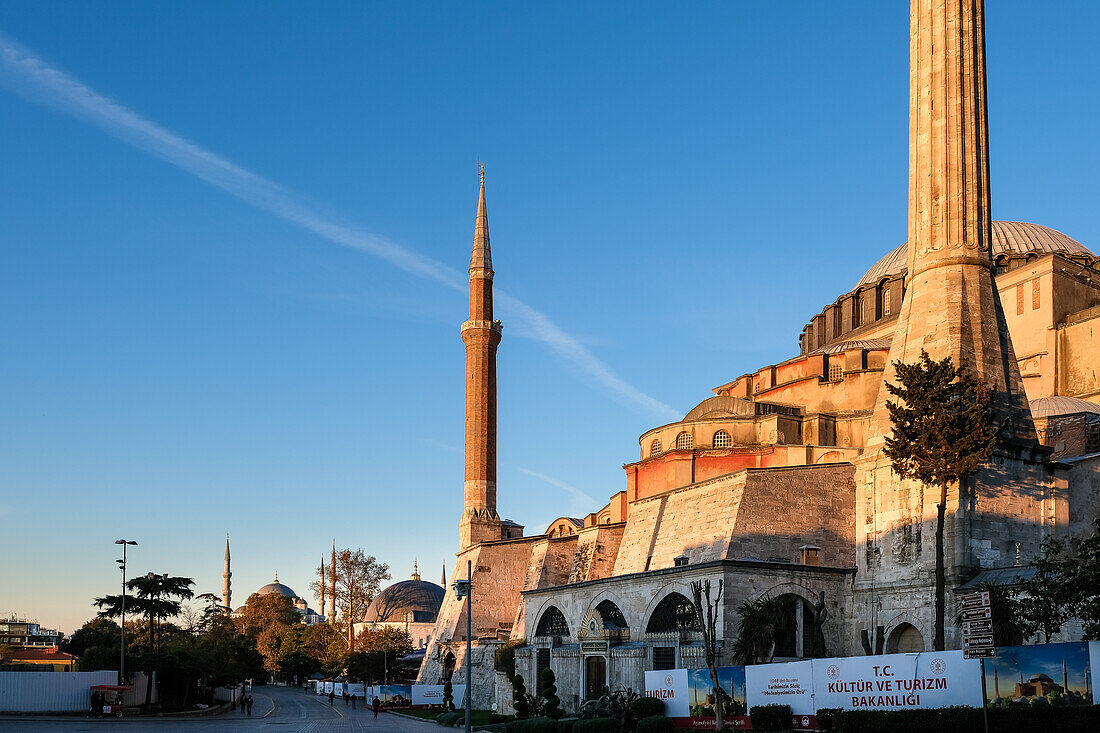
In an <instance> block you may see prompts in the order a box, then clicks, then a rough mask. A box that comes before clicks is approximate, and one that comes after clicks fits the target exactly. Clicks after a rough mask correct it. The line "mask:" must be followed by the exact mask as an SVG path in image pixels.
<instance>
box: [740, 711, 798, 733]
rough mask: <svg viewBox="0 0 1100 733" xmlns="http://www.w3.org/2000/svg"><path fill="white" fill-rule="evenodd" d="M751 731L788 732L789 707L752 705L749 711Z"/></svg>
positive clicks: (789, 725)
mask: <svg viewBox="0 0 1100 733" xmlns="http://www.w3.org/2000/svg"><path fill="white" fill-rule="evenodd" d="M749 719H750V720H752V729H753V730H790V729H791V706H790V705H753V706H752V710H751V711H749Z"/></svg>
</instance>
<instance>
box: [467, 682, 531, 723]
mask: <svg viewBox="0 0 1100 733" xmlns="http://www.w3.org/2000/svg"><path fill="white" fill-rule="evenodd" d="M466 694H470V693H469V691H467V693H466ZM528 697H530V696H529V695H528V694H527V685H525V684H523V675H521V674H517V675H516V676H515V677H513V678H512V705H513V707H515V709H516V717H517V718H526V717H527V716H528V715H530V714H531V706H530V703H529V701H528Z"/></svg>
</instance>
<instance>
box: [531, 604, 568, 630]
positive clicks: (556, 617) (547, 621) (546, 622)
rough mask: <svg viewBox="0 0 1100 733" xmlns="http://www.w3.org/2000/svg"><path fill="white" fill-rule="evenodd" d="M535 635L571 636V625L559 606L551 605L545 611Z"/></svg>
mask: <svg viewBox="0 0 1100 733" xmlns="http://www.w3.org/2000/svg"><path fill="white" fill-rule="evenodd" d="M535 636H569V625H568V624H566V623H565V616H564V615H563V614H562V612H561V611H560V610H558V607H557V606H550V608H548V609H546V610H545V611H544V612H543V614H542V618H540V619H539V625H538V627H537V628H536V629H535Z"/></svg>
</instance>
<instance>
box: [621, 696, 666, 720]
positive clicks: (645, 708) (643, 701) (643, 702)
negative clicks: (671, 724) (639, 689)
mask: <svg viewBox="0 0 1100 733" xmlns="http://www.w3.org/2000/svg"><path fill="white" fill-rule="evenodd" d="M630 712H631V713H632V714H633V715H634V719H635V720H641V719H642V718H648V717H649V716H651V715H664V714H665V701H664V700H658V699H657V698H655V697H639V698H638V699H637V700H635V701H634V702H632V703H630Z"/></svg>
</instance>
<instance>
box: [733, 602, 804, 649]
mask: <svg viewBox="0 0 1100 733" xmlns="http://www.w3.org/2000/svg"><path fill="white" fill-rule="evenodd" d="M795 602H796V598H795V596H792V595H780V596H768V595H766V596H762V597H760V598H757V599H756V600H755V601H745V602H743V603H742V604H741V605H740V606H738V607H737V616H738V620H737V642H736V643H735V644H734V647H733V656H734V659H735V661H737V663H738V664H767V663H770V662H771V661H772V658H773V657H774V656H775V648H776V645H778V643H779V640H780V639H781V638H782V637H783V636H784V635H785V634H788V633H790V631H791V619H792V618H793V611H794V604H795Z"/></svg>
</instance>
